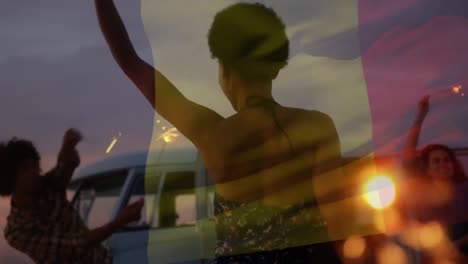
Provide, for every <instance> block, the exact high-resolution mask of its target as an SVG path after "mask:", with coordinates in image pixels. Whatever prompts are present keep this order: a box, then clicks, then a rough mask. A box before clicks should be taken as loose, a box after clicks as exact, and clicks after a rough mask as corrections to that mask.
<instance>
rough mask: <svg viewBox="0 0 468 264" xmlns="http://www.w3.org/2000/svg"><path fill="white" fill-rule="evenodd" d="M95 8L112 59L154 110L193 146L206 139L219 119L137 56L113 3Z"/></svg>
mask: <svg viewBox="0 0 468 264" xmlns="http://www.w3.org/2000/svg"><path fill="white" fill-rule="evenodd" d="M95 5H96V12H97V17H98V21H99V25H100V28H101V31H102V33H103V34H104V37H105V39H106V41H107V44H108V45H109V47H110V50H111V52H112V55H113V57H114V59H115V60H116V61H117V63H118V64H119V66H120V68H122V70H123V71H124V73H125V74H126V75H127V76H128V78H130V79H131V80H132V82H133V83H134V84H135V85H136V86H137V87H138V89H139V90H140V91H141V92H142V93H143V95H144V96H145V97H146V99H147V100H148V101H149V102H150V103H151V105H152V106H153V108H154V109H155V110H156V111H157V112H158V113H159V114H160V115H161V116H163V117H164V118H165V119H166V120H168V121H169V122H170V123H172V124H173V125H174V126H175V127H176V128H177V129H178V130H179V131H180V132H181V133H182V134H184V135H185V136H186V137H188V138H189V139H190V140H191V141H192V142H194V143H195V144H196V145H197V143H199V142H200V141H201V139H200V137H201V136H204V138H209V135H208V134H209V133H206V132H207V131H210V129H211V128H212V127H211V126H212V125H213V124H214V123H215V122H216V121H219V120H221V119H222V117H221V116H220V115H218V114H217V113H215V112H214V111H212V110H210V109H208V108H206V107H203V106H200V105H198V104H196V103H193V102H191V101H190V100H188V99H186V98H185V97H184V96H183V95H182V94H181V93H180V92H179V90H177V88H176V87H175V86H174V85H173V84H172V83H171V82H170V81H169V80H168V79H167V78H166V77H165V76H163V75H162V74H161V73H160V72H159V71H157V70H155V69H154V68H153V67H152V66H151V65H149V64H148V63H146V62H145V61H143V60H142V59H141V58H140V57H139V56H138V54H137V52H136V51H135V49H134V47H133V45H132V43H131V41H130V38H129V36H128V33H127V30H126V29H125V26H124V24H123V22H122V19H121V18H120V15H119V13H118V11H117V9H116V7H115V4H114V2H113V0H95Z"/></svg>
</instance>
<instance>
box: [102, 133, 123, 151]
mask: <svg viewBox="0 0 468 264" xmlns="http://www.w3.org/2000/svg"><path fill="white" fill-rule="evenodd" d="M121 136H122V133H121V132H119V134H118V135H117V136H115V137H112V141H111V143H110V144H109V146H108V147H107V150H106V154H109V153H110V152H111V151H112V149H113V148H114V146H115V144H117V141H118V140H119V138H120V137H121Z"/></svg>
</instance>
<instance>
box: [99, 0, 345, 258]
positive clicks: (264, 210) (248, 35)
mask: <svg viewBox="0 0 468 264" xmlns="http://www.w3.org/2000/svg"><path fill="white" fill-rule="evenodd" d="M95 4H96V10H97V16H98V20H99V24H100V27H101V30H102V32H103V34H104V36H105V39H106V41H107V43H108V45H109V47H110V50H111V52H112V55H113V57H114V58H115V60H116V61H117V63H118V64H119V66H120V67H121V68H122V70H123V72H124V73H125V74H126V75H127V76H128V78H129V79H130V80H132V81H133V83H134V84H135V85H136V87H137V88H138V89H139V90H140V92H141V93H142V94H143V95H144V96H145V97H146V99H147V100H148V101H149V103H150V104H151V105H152V106H153V107H154V109H155V110H156V111H157V112H158V113H159V114H160V115H161V116H163V117H164V118H165V119H166V120H168V121H169V122H170V123H171V124H173V125H174V126H175V127H176V128H177V129H178V130H179V131H180V132H181V133H182V134H183V135H184V136H186V137H187V138H188V139H189V140H190V141H191V142H193V144H194V145H195V146H196V147H197V148H198V150H199V152H200V154H201V156H202V157H203V160H204V162H205V164H206V166H207V168H208V171H209V174H210V176H211V177H212V179H213V181H214V182H215V190H216V194H215V201H214V203H215V204H214V206H215V213H216V215H217V245H216V248H215V255H216V256H217V258H216V260H215V262H216V263H306V262H310V261H315V262H317V263H338V262H340V260H339V257H338V255H337V253H336V252H335V249H334V246H333V245H332V244H331V243H319V242H327V241H330V240H337V239H342V238H344V236H343V234H345V233H346V232H347V231H346V227H345V226H344V225H343V224H342V223H343V221H341V220H342V218H341V219H339V217H337V215H336V213H337V212H338V211H339V210H336V208H333V207H331V206H327V204H329V203H331V202H332V200H333V198H330V197H332V196H333V195H332V194H333V193H336V192H339V191H340V190H341V189H343V188H345V186H344V185H345V183H344V181H343V178H342V174H341V170H340V165H341V151H340V143H339V138H338V134H337V131H336V129H335V125H334V122H333V120H332V119H331V118H330V117H329V116H328V115H326V114H324V113H322V112H319V111H316V110H305V109H299V108H293V107H287V106H283V105H281V104H279V103H278V102H277V101H276V100H275V99H274V98H273V96H272V83H273V80H274V79H275V78H276V77H277V76H278V74H279V72H280V70H281V69H282V68H283V67H285V66H286V65H287V62H288V56H289V55H288V53H289V41H288V38H287V36H286V33H285V25H284V24H283V22H282V21H281V19H280V18H279V17H278V15H277V14H276V13H275V12H274V10H272V9H271V8H268V7H266V6H265V5H263V4H259V3H236V4H233V5H231V6H228V7H227V8H225V9H223V10H221V11H220V12H218V13H217V14H216V16H215V17H214V21H213V23H212V25H211V28H210V29H209V33H208V45H209V48H210V51H211V54H212V57H213V58H215V59H217V60H218V62H219V72H218V75H219V85H220V87H221V89H222V91H223V93H224V95H225V96H226V97H227V99H228V100H229V102H230V103H231V105H232V107H233V108H234V110H235V111H236V113H235V114H234V115H232V116H230V117H228V118H224V117H223V116H221V115H219V114H218V113H216V112H215V111H213V110H211V109H209V108H207V107H204V106H202V105H199V104H197V103H195V102H192V101H190V100H189V99H187V98H186V97H185V96H184V95H183V94H182V93H181V92H180V91H179V90H178V89H177V88H176V87H175V86H174V85H173V84H172V83H171V82H170V81H169V80H168V79H167V78H166V77H165V76H164V75H163V73H161V72H160V71H158V70H157V69H155V68H153V67H152V66H151V65H149V64H148V63H146V62H145V61H143V60H142V59H141V58H140V57H139V56H138V54H137V52H136V51H135V49H134V47H133V45H132V43H131V41H130V39H129V36H128V33H127V32H126V29H125V26H124V24H123V22H122V20H121V18H120V16H119V14H118V12H117V10H116V7H115V5H114V3H113V1H111V0H96V1H95ZM348 210H349V208H348ZM344 211H346V210H344ZM348 220H350V219H348ZM350 222H352V221H350Z"/></svg>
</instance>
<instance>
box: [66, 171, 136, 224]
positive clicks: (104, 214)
mask: <svg viewBox="0 0 468 264" xmlns="http://www.w3.org/2000/svg"><path fill="white" fill-rule="evenodd" d="M126 176H127V170H125V171H118V172H113V173H109V174H106V175H102V176H101V175H100V176H98V177H93V178H92V179H90V180H88V181H87V182H85V183H84V186H83V188H82V189H81V191H80V193H79V194H78V196H77V200H76V203H75V207H76V208H77V209H78V212H79V213H80V215H81V216H82V218H83V220H84V221H85V223H86V224H87V225H88V228H90V229H93V228H96V227H100V226H102V225H104V224H106V223H108V222H109V221H110V220H111V218H112V213H113V210H114V209H115V208H116V205H117V201H118V199H119V197H120V192H121V190H122V187H123V185H124V182H125V178H126Z"/></svg>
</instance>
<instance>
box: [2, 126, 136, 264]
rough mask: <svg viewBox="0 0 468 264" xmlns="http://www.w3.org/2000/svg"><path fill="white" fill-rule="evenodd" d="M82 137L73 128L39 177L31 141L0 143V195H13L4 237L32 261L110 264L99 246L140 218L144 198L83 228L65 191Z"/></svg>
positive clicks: (77, 160)
mask: <svg viewBox="0 0 468 264" xmlns="http://www.w3.org/2000/svg"><path fill="white" fill-rule="evenodd" d="M81 139H82V136H81V134H80V133H79V132H78V131H77V130H74V129H69V130H68V131H67V132H66V133H65V135H64V137H63V143H62V147H61V149H60V153H59V155H58V160H57V165H56V166H55V167H54V169H52V170H51V171H50V172H48V173H46V174H45V175H43V176H41V167H40V156H39V153H38V152H37V150H36V148H35V147H34V145H33V143H32V142H31V141H28V140H20V139H12V140H10V141H9V142H8V143H7V144H0V175H1V176H0V181H1V182H0V195H2V196H11V208H10V214H9V215H8V218H7V225H6V227H5V230H4V234H5V238H6V240H7V241H8V243H9V244H10V245H11V246H12V247H13V248H15V249H17V250H19V251H21V252H23V253H25V254H26V255H28V256H29V257H30V258H31V259H32V260H34V261H35V262H36V263H112V256H111V253H110V251H109V250H108V249H107V248H105V247H104V246H102V245H101V244H100V243H101V242H102V241H104V240H105V239H106V238H107V237H109V236H110V235H111V234H112V233H113V232H114V231H115V230H117V229H119V228H121V227H123V226H125V225H126V224H128V223H130V222H132V221H136V220H138V219H139V218H140V212H141V208H142V206H143V200H140V201H138V202H135V203H133V204H131V205H129V206H127V207H126V208H124V209H123V210H122V211H121V213H120V214H119V215H118V216H117V217H116V219H115V220H113V221H111V222H109V223H108V224H106V225H104V226H102V227H99V228H96V229H93V230H89V229H88V228H87V227H86V225H85V224H84V222H83V220H82V219H81V217H80V215H79V213H78V212H77V211H76V210H75V209H74V208H73V206H72V205H71V204H70V203H69V202H68V201H67V198H66V187H67V185H68V183H69V181H70V178H71V176H72V175H73V172H74V170H75V168H76V167H78V165H79V163H80V157H79V155H78V151H77V150H76V145H77V144H78V143H79V142H80V141H81Z"/></svg>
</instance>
